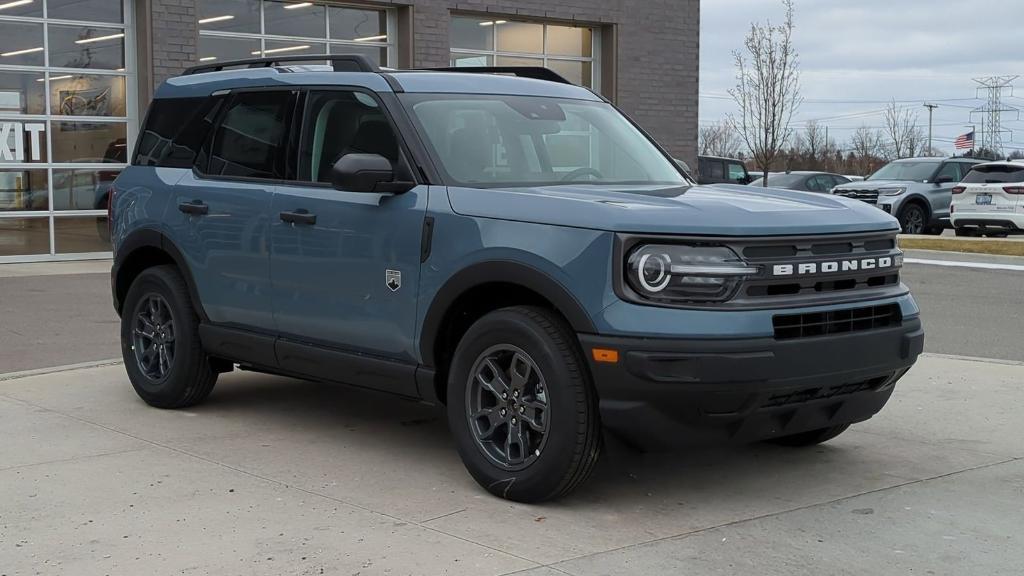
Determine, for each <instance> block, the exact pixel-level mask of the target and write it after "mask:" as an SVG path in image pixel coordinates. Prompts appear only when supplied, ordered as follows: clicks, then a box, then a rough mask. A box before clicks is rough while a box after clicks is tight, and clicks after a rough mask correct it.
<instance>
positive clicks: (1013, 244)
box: [899, 234, 1024, 256]
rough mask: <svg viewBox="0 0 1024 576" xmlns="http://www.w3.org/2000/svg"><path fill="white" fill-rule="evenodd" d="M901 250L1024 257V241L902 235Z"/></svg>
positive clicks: (900, 238)
mask: <svg viewBox="0 0 1024 576" xmlns="http://www.w3.org/2000/svg"><path fill="white" fill-rule="evenodd" d="M899 244H900V248H903V249H905V250H938V251H941V252H964V253H970V254H995V255H999V256H1024V240H1017V239H1011V238H944V237H940V236H910V235H906V234H900V236H899Z"/></svg>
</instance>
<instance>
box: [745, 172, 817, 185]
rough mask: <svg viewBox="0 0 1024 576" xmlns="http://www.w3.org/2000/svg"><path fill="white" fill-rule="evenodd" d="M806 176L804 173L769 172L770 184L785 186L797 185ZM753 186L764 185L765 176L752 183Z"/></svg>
mask: <svg viewBox="0 0 1024 576" xmlns="http://www.w3.org/2000/svg"><path fill="white" fill-rule="evenodd" d="M805 177H806V176H804V175H803V174H769V175H768V186H778V187H780V188H785V187H787V186H795V185H797V184H799V183H800V181H801V180H803V179H804V178H805ZM750 185H751V186H763V185H764V178H763V177H762V178H758V179H757V180H754V181H753V182H751V183H750Z"/></svg>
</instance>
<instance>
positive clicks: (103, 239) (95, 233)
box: [53, 216, 110, 254]
mask: <svg viewBox="0 0 1024 576" xmlns="http://www.w3.org/2000/svg"><path fill="white" fill-rule="evenodd" d="M53 240H54V249H55V250H54V251H55V252H56V253H57V254H76V253H83V252H110V233H109V232H108V230H107V217H106V216H73V217H69V216H63V217H57V218H54V219H53Z"/></svg>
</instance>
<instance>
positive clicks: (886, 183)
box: [835, 180, 917, 190]
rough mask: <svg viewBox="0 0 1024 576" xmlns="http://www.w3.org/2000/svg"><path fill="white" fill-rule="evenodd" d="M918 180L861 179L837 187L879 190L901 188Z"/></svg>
mask: <svg viewBox="0 0 1024 576" xmlns="http://www.w3.org/2000/svg"><path fill="white" fill-rule="evenodd" d="M915 182H917V180H859V181H857V182H847V183H846V184H840V185H838V186H836V187H835V189H836V190H878V189H879V188H892V187H894V186H898V187H900V188H906V187H907V186H908V185H910V184H914V183H915Z"/></svg>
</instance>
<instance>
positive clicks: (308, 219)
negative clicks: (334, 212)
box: [280, 208, 316, 224]
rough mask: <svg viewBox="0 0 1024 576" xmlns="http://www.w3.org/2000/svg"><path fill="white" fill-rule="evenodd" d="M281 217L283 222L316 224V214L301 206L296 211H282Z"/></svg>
mask: <svg viewBox="0 0 1024 576" xmlns="http://www.w3.org/2000/svg"><path fill="white" fill-rule="evenodd" d="M280 217H281V221H282V222H290V223H292V224H316V214H310V213H309V210H306V209H305V208H299V209H297V210H295V211H294V212H281V214H280Z"/></svg>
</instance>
